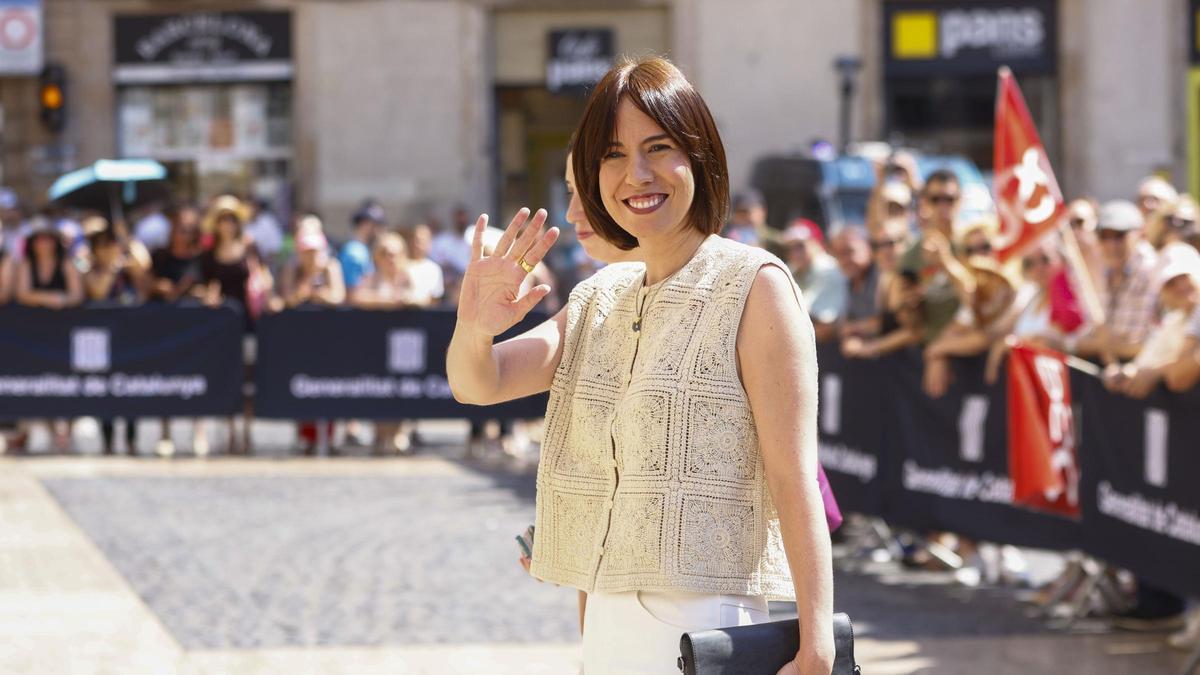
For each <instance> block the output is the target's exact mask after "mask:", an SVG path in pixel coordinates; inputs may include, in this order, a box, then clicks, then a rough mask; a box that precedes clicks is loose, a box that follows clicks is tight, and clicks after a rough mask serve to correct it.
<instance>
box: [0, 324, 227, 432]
mask: <svg viewBox="0 0 1200 675" xmlns="http://www.w3.org/2000/svg"><path fill="white" fill-rule="evenodd" d="M242 327H243V319H242V315H241V313H240V312H239V311H237V310H235V309H233V308H231V307H221V308H217V309H210V308H207V307H201V306H194V307H183V306H177V305H156V304H150V305H142V306H139V307H116V306H113V307H102V306H93V307H87V308H79V309H65V310H50V309H41V308H32V307H17V306H6V307H0V418H10V419H11V418H14V417H56V416H63V417H74V416H83V415H93V416H97V417H101V418H112V417H139V416H146V417H158V416H163V417H166V416H175V415H178V416H202V415H227V414H232V413H233V412H234V411H235V410H238V409H240V408H241V405H240V403H241V397H242V376H243V367H242Z"/></svg>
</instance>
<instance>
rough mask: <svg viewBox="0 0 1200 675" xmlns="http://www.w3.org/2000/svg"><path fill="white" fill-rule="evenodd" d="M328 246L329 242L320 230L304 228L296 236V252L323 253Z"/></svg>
mask: <svg viewBox="0 0 1200 675" xmlns="http://www.w3.org/2000/svg"><path fill="white" fill-rule="evenodd" d="M328 246H329V242H328V240H326V239H325V235H324V234H323V233H322V232H321V231H320V230H315V229H312V228H305V229H303V230H301V231H299V232H298V233H297V234H296V250H297V251H324V250H325V249H326V248H327V247H328Z"/></svg>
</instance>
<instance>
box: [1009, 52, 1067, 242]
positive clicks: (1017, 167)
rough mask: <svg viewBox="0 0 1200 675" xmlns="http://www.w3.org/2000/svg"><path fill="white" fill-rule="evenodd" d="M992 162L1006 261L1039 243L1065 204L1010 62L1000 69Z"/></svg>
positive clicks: (1053, 224)
mask: <svg viewBox="0 0 1200 675" xmlns="http://www.w3.org/2000/svg"><path fill="white" fill-rule="evenodd" d="M994 168H995V179H994V180H995V185H994V186H993V187H994V192H995V194H996V211H997V213H998V214H999V215H1000V234H999V236H998V237H997V242H996V251H997V255H998V256H999V257H1000V260H1001V262H1003V261H1005V260H1008V259H1009V258H1010V257H1012V256H1015V255H1020V254H1021V253H1023V252H1024V251H1025V249H1027V248H1028V247H1029V246H1030V245H1032V244H1034V243H1036V242H1037V240H1038V239H1040V238H1041V237H1042V235H1043V234H1045V233H1046V232H1048V231H1049V230H1051V229H1052V228H1054V226H1055V225H1057V224H1058V221H1059V218H1061V217H1062V215H1063V213H1064V212H1065V210H1066V207H1065V206H1064V204H1063V196H1062V191H1061V190H1059V189H1058V181H1056V180H1055V179H1054V170H1053V169H1052V168H1051V167H1050V160H1049V159H1048V158H1047V157H1046V149H1045V148H1044V147H1042V140H1041V138H1039V137H1038V132H1037V128H1036V127H1034V126H1033V118H1031V117H1030V116H1029V108H1027V107H1026V106H1025V98H1024V97H1023V96H1021V89H1020V88H1019V87H1018V86H1017V81H1016V79H1015V78H1013V75H1012V72H1011V71H1010V70H1009V69H1008V68H1001V69H1000V84H999V88H998V90H997V92H996V137H995V151H994Z"/></svg>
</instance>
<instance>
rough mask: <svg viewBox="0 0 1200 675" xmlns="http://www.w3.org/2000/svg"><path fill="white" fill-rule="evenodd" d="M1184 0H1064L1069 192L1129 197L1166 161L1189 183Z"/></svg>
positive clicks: (1178, 179) (1062, 64) (1179, 180)
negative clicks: (1184, 158) (1185, 139)
mask: <svg viewBox="0 0 1200 675" xmlns="http://www.w3.org/2000/svg"><path fill="white" fill-rule="evenodd" d="M1176 5H1178V6H1179V7H1176ZM1183 5H1184V3H1182V2H1180V3H1171V2H1163V1H1155V2H1146V1H1145V0H1103V1H1102V2H1096V0H1062V5H1061V10H1060V17H1061V23H1062V26H1063V27H1061V28H1060V30H1059V38H1060V50H1059V56H1060V61H1059V80H1060V83H1061V84H1060V91H1061V102H1062V114H1063V119H1062V125H1061V126H1062V130H1063V141H1064V142H1063V148H1064V154H1065V156H1066V159H1065V167H1063V169H1061V171H1063V173H1064V176H1063V179H1064V180H1063V183H1064V188H1065V189H1066V190H1068V191H1069V192H1072V193H1074V194H1083V193H1087V194H1092V195H1095V196H1096V197H1098V198H1100V199H1102V200H1107V199H1115V198H1125V199H1129V198H1132V197H1133V195H1134V191H1135V189H1136V185H1137V181H1138V180H1139V179H1140V178H1141V177H1143V176H1145V175H1146V174H1149V173H1151V172H1152V171H1154V170H1156V169H1159V168H1162V167H1169V168H1172V169H1174V170H1175V175H1174V182H1175V183H1176V184H1177V185H1181V186H1182V185H1183V184H1184V182H1185V181H1184V178H1185V177H1184V175H1183V174H1182V153H1183V147H1182V145H1183V134H1184V131H1185V118H1184V117H1183V116H1182V110H1181V109H1180V106H1181V105H1182V103H1181V99H1180V92H1181V90H1182V87H1183V83H1184V78H1185V74H1186V71H1185V70H1184V68H1185V64H1184V58H1186V55H1185V53H1184V52H1183V49H1184V44H1183V40H1184V36H1185V34H1186V32H1187V28H1186V20H1185V17H1184V16H1183V13H1182V11H1180V8H1181V7H1182V6H1183Z"/></svg>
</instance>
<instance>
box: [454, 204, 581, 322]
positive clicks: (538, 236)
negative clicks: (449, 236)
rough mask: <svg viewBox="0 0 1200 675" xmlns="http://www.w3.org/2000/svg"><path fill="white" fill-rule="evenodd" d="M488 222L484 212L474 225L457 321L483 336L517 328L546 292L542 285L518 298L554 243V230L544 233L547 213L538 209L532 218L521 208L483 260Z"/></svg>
mask: <svg viewBox="0 0 1200 675" xmlns="http://www.w3.org/2000/svg"><path fill="white" fill-rule="evenodd" d="M487 222H488V217H487V214H484V215H481V216H479V220H477V221H475V235H474V237H473V238H472V240H471V264H470V265H468V266H467V272H466V274H465V275H464V276H463V281H462V294H461V295H460V296H459V300H458V322H459V324H460V325H461V326H464V327H466V328H469V329H471V330H473V331H476V332H477V333H479V334H481V335H487V336H489V337H495V336H497V335H500V334H501V333H503V332H504V331H506V330H508V329H509V328H512V327H513V326H515V325H516V324H517V323H518V322H519V321H520V320H521V319H523V318H524V317H525V315H526V314H528V313H529V310H531V309H533V308H534V306H535V305H537V303H538V302H540V301H541V299H542V298H544V297H546V294H547V293H549V292H550V286H548V285H546V284H540V285H538V286H534V287H533V288H531V289H529V290H528V291H526V292H525V294H524V295H520V292H521V284H522V282H524V281H525V277H527V276H528V275H529V271H528V270H532V269H533V267H534V266H535V265H537V264H538V263H539V262H541V260H542V258H543V257H544V256H545V255H546V252H547V251H549V250H550V247H551V246H553V245H554V242H555V241H557V240H558V228H557V227H552V228H550V229H549V230H547V231H545V232H543V227H545V225H546V211H545V209H538V212H537V213H535V214H534V215H533V218H532V219H530V218H529V209H521V210H520V211H518V212H517V215H515V216H513V219H512V222H510V223H509V224H508V228H507V229H506V230H504V235H503V236H502V237H500V241H499V242H497V243H496V249H495V251H493V252H492V255H487V256H485V255H484V254H483V231H484V229H486V228H487Z"/></svg>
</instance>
